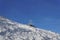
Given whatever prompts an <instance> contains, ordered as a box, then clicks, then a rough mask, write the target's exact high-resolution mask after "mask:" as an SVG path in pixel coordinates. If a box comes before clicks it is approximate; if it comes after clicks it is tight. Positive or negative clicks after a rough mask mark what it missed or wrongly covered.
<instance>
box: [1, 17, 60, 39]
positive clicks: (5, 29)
mask: <svg viewBox="0 0 60 40" xmlns="http://www.w3.org/2000/svg"><path fill="white" fill-rule="evenodd" d="M0 40H60V34H58V33H55V32H51V31H47V30H43V29H39V28H35V27H32V26H29V25H25V24H20V23H17V22H14V21H11V20H9V19H7V18H4V17H1V16H0Z"/></svg>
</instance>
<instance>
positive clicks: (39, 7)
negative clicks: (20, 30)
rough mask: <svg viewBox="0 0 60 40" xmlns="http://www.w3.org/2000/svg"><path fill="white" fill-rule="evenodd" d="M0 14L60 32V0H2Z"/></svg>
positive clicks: (0, 1) (0, 0)
mask: <svg viewBox="0 0 60 40" xmlns="http://www.w3.org/2000/svg"><path fill="white" fill-rule="evenodd" d="M0 16H4V17H7V18H9V19H11V20H14V21H17V22H20V23H23V24H27V23H28V21H29V20H32V21H33V24H34V25H35V26H37V27H38V28H42V29H46V30H51V31H54V32H57V33H60V0H0Z"/></svg>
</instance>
